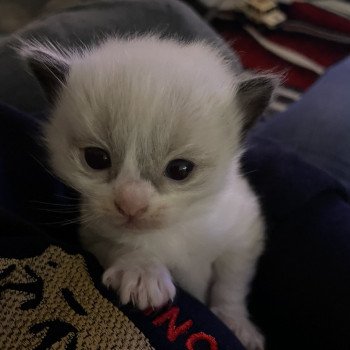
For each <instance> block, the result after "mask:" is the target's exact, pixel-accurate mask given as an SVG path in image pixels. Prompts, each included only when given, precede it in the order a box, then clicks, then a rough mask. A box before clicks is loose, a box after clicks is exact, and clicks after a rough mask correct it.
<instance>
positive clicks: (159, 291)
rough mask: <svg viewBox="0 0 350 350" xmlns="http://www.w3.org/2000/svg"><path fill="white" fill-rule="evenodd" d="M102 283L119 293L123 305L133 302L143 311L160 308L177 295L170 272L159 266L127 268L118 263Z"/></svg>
mask: <svg viewBox="0 0 350 350" xmlns="http://www.w3.org/2000/svg"><path fill="white" fill-rule="evenodd" d="M102 282H103V284H104V285H105V286H107V287H108V288H113V289H114V290H116V291H117V292H118V293H119V298H120V301H121V303H122V304H128V303H129V302H132V303H133V304H134V305H135V306H137V307H138V308H139V309H141V310H145V309H147V308H149V307H151V308H159V307H161V306H163V305H165V304H166V303H167V302H168V301H169V300H173V299H174V297H175V294H176V289H175V286H174V284H173V282H172V280H171V276H170V273H169V271H168V270H167V268H166V267H164V266H162V265H159V264H149V265H145V266H130V267H125V266H120V265H118V263H117V264H115V265H113V266H111V267H110V268H108V269H107V270H106V271H105V272H104V274H103V276H102Z"/></svg>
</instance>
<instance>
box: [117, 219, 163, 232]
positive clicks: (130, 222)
mask: <svg viewBox="0 0 350 350" xmlns="http://www.w3.org/2000/svg"><path fill="white" fill-rule="evenodd" d="M121 226H123V227H125V228H126V229H129V230H137V231H140V232H141V231H147V230H150V229H155V228H160V226H161V224H160V222H158V221H153V220H152V221H151V220H145V219H139V218H134V217H129V218H127V219H126V220H125V222H124V223H122V225H121Z"/></svg>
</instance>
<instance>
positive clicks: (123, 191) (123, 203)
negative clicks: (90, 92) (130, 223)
mask: <svg viewBox="0 0 350 350" xmlns="http://www.w3.org/2000/svg"><path fill="white" fill-rule="evenodd" d="M149 195H150V194H149V190H148V187H147V186H146V185H145V184H144V183H143V182H136V181H134V182H129V183H127V184H124V185H123V186H122V187H121V188H120V189H119V191H118V195H117V198H116V199H115V201H114V205H115V207H116V209H117V210H118V212H119V213H120V214H122V215H123V216H126V217H137V216H140V215H142V214H143V213H145V212H146V211H147V209H148V205H149Z"/></svg>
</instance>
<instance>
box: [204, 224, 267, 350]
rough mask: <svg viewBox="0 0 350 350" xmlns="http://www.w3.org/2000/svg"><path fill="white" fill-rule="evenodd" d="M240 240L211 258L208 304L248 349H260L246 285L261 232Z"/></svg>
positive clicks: (259, 251)
mask: <svg viewBox="0 0 350 350" xmlns="http://www.w3.org/2000/svg"><path fill="white" fill-rule="evenodd" d="M257 226H260V225H257ZM256 229H261V226H260V228H258V227H256ZM258 238H259V239H258ZM243 243H244V244H243V245H242V244H239V245H237V246H235V247H234V248H233V249H232V250H230V251H227V252H226V253H225V254H223V255H222V256H221V257H219V258H218V259H217V260H216V261H215V263H214V269H213V270H214V271H213V273H214V275H213V277H214V278H213V285H212V289H211V295H210V306H211V310H212V311H213V312H214V313H215V314H216V315H217V316H218V317H219V318H220V319H221V320H222V321H223V322H224V323H226V325H227V326H228V327H229V328H231V329H232V330H233V331H234V333H235V334H236V335H237V337H238V338H239V339H240V340H241V342H242V343H243V345H244V346H246V348H247V349H248V350H262V349H264V337H263V336H262V335H261V334H260V332H259V330H258V329H257V328H256V327H255V326H254V324H253V323H252V322H251V321H250V320H249V315H248V310H247V307H246V297H247V294H248V292H249V285H250V282H251V280H252V278H253V276H254V272H255V265H256V262H257V259H258V257H259V255H260V253H261V251H262V247H263V241H262V234H259V232H258V235H256V236H254V238H253V239H250V241H246V242H243Z"/></svg>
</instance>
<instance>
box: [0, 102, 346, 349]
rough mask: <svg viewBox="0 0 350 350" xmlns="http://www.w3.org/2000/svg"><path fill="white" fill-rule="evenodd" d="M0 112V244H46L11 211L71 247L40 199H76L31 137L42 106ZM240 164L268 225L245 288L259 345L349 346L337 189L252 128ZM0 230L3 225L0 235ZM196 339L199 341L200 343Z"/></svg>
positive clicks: (194, 314)
mask: <svg viewBox="0 0 350 350" xmlns="http://www.w3.org/2000/svg"><path fill="white" fill-rule="evenodd" d="M0 118H1V126H2V127H1V129H0V144H1V147H0V205H1V207H3V208H4V209H5V210H6V211H7V212H9V213H10V214H8V215H7V214H6V215H5V214H2V215H1V216H0V237H1V241H2V242H1V244H0V247H2V248H1V250H0V251H1V254H2V255H3V254H5V252H7V254H10V255H13V254H14V255H16V254H19V255H21V254H23V251H27V250H28V249H31V250H32V249H35V247H36V246H40V244H41V245H42V244H44V243H43V242H44V241H45V240H43V239H36V238H33V237H35V235H30V237H29V233H28V235H26V237H24V236H23V235H22V237H21V239H16V236H17V233H18V231H19V228H18V227H17V226H16V225H17V224H18V225H20V227H21V229H20V231H21V232H22V233H23V226H22V224H20V223H19V222H20V220H19V219H18V217H20V218H22V219H24V220H25V221H26V222H27V223H29V225H30V226H26V229H25V230H26V231H27V230H28V232H31V231H32V227H34V228H38V229H39V230H40V231H44V232H45V233H46V234H47V235H49V236H54V237H53V238H47V240H48V241H50V240H52V239H54V240H59V241H60V242H62V244H65V245H66V247H72V246H73V245H74V244H76V228H77V226H76V225H60V224H58V223H57V217H56V215H55V213H51V212H47V211H43V210H42V209H43V208H46V209H47V208H51V207H50V205H46V206H45V203H46V202H48V203H56V204H64V203H66V202H67V201H68V202H69V203H70V204H71V203H74V200H73V202H70V201H69V200H68V199H67V198H66V197H72V196H73V195H75V194H74V192H72V191H71V190H69V189H67V188H66V187H65V186H63V185H62V184H61V183H60V182H59V181H58V180H56V179H55V178H54V177H52V176H51V175H50V174H49V173H48V172H47V171H45V170H44V167H43V166H42V165H41V164H45V155H44V153H43V152H42V150H41V149H40V147H38V146H37V143H38V140H39V139H40V135H39V133H38V130H39V128H38V126H37V120H41V119H42V116H40V115H35V116H34V115H32V116H30V115H25V114H22V113H20V112H18V111H16V110H13V109H11V108H8V107H6V106H1V107H0ZM38 160H39V161H38ZM242 170H243V173H245V174H246V176H247V177H248V179H249V181H250V183H251V185H252V187H253V188H254V190H255V191H256V192H257V194H258V195H259V198H260V200H261V203H262V206H263V211H264V215H265V217H266V222H267V227H268V230H267V247H266V251H265V253H264V255H263V257H262V258H261V260H260V263H259V268H258V273H257V276H256V278H255V281H254V283H253V289H252V293H251V295H250V298H249V306H250V309H251V312H252V315H253V318H254V321H255V322H256V323H257V324H258V325H259V326H260V327H261V329H262V331H263V333H264V334H265V335H266V340H267V349H268V350H281V349H283V350H288V349H293V350H294V349H308V350H312V349H315V350H316V349H318V350H319V349H337V350H348V349H350V339H349V334H350V316H349V315H350V298H349V295H350V205H349V202H348V199H347V197H346V192H345V190H344V189H343V187H342V186H341V185H340V184H338V182H337V181H335V180H334V179H332V178H331V177H330V176H328V175H327V174H325V173H323V172H322V171H320V170H318V169H316V168H314V167H313V166H311V165H308V164H306V163H304V162H303V161H301V160H300V159H299V158H298V157H297V156H296V155H294V154H293V153H288V152H286V151H283V150H282V149H281V148H279V146H277V144H275V143H272V142H269V141H262V140H261V139H259V138H256V139H254V138H253V139H252V140H251V142H250V146H249V148H248V151H247V152H246V154H245V156H244V157H243V159H242ZM62 194H63V195H64V196H65V197H62ZM38 202H43V203H41V204H42V205H41V206H40V203H38ZM36 204H38V205H39V207H38V206H37V205H36ZM9 215H10V216H11V215H15V216H14V217H12V219H8V217H9ZM63 216H64V219H66V218H67V216H66V215H63ZM62 219H63V218H62V217H61V218H60V220H62ZM69 219H71V217H69ZM60 220H58V221H60ZM27 225H28V224H27ZM16 227H17V229H16ZM4 232H7V233H8V234H9V233H10V235H7V237H6V238H4ZM38 234H39V233H38ZM39 235H40V234H39ZM28 237H29V238H28ZM4 242H6V243H4ZM40 242H41V243H40ZM89 259H92V258H91V257H90V258H89ZM89 261H90V263H89V264H90V265H89V266H92V267H91V268H92V270H94V269H95V270H94V271H96V272H95V273H96V276H97V275H98V274H100V273H101V270H100V268H99V267H98V265H97V263H96V261H95V260H94V259H92V260H89ZM96 278H97V277H96ZM99 288H100V287H99ZM101 290H103V288H101ZM103 293H107V292H106V291H104V292H103ZM106 295H107V294H106ZM176 305H178V306H179V307H180V309H181V310H184V311H185V313H184V314H181V317H180V318H179V322H181V321H183V320H186V319H188V318H192V319H194V320H196V321H195V325H196V327H198V328H193V329H194V331H196V330H197V329H198V330H199V329H201V330H203V329H204V330H205V332H208V333H210V334H212V335H214V336H215V337H216V338H217V340H220V346H219V349H240V345H239V344H238V342H237V340H236V339H235V338H234V337H233V336H232V335H231V334H230V333H229V331H228V330H227V329H226V328H225V327H224V326H223V325H221V323H220V322H219V321H217V320H216V319H215V318H214V317H213V316H212V315H211V314H210V313H209V311H207V310H206V308H205V307H204V306H202V305H200V304H199V303H197V302H196V301H194V300H193V299H192V298H190V297H189V296H188V295H187V294H186V293H183V292H181V291H180V292H179V296H178V299H177V300H176ZM125 312H126V313H127V315H128V317H130V318H131V319H132V320H133V321H134V322H135V323H136V324H137V326H138V327H139V328H140V329H141V330H142V331H144V332H145V334H146V335H147V336H148V337H150V339H152V344H153V345H154V346H156V347H157V348H159V349H172V348H174V349H175V348H178V349H179V348H183V344H184V341H185V337H184V338H181V339H179V343H177V342H175V343H172V344H169V343H168V340H166V339H165V333H164V332H165V331H166V327H163V328H162V327H160V328H157V329H154V327H153V326H152V322H151V318H150V316H147V317H146V316H144V315H141V314H140V313H138V312H136V311H134V310H131V309H126V310H125ZM196 346H197V347H196V350H199V349H202V348H203V349H204V346H205V345H203V346H202V345H200V344H199V343H198V344H197V345H196ZM201 346H202V347H201Z"/></svg>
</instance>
